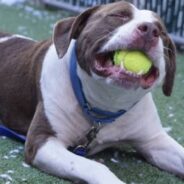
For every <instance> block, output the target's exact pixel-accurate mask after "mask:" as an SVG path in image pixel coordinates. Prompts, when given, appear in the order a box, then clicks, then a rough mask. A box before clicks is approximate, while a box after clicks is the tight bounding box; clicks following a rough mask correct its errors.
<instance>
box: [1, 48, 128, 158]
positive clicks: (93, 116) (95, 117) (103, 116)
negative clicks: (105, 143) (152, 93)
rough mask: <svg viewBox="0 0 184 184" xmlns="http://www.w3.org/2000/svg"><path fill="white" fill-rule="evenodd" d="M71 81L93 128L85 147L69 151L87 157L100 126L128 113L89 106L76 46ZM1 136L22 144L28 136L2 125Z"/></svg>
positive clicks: (73, 148)
mask: <svg viewBox="0 0 184 184" xmlns="http://www.w3.org/2000/svg"><path fill="white" fill-rule="evenodd" d="M70 79H71V83H72V88H73V91H74V93H75V96H76V98H77V100H78V103H79V104H80V106H81V108H82V111H83V113H84V115H85V116H86V118H87V119H89V121H90V122H92V124H93V126H92V128H91V130H90V131H89V132H88V133H87V135H86V137H87V139H88V142H87V143H86V144H85V145H79V146H77V147H70V148H69V149H70V150H71V151H73V152H74V153H75V154H77V155H81V156H86V154H87V146H88V145H89V143H90V142H91V141H92V140H93V139H94V138H95V136H96V134H97V132H98V128H97V127H98V125H99V124H107V123H112V122H113V121H115V120H116V118H118V117H120V116H122V115H123V114H124V113H126V111H125V110H120V111H118V112H110V111H105V110H101V109H99V108H96V107H90V105H89V104H88V102H87V100H86V98H85V96H84V93H83V90H82V84H81V81H80V79H79V77H78V75H77V57H76V45H74V47H73V49H72V53H71V59H70ZM0 135H1V136H7V137H10V138H13V139H17V140H18V141H21V142H25V141H26V136H23V135H20V134H18V133H16V132H15V131H13V130H11V129H9V128H7V127H5V126H3V125H0Z"/></svg>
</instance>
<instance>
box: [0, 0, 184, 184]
mask: <svg viewBox="0 0 184 184" xmlns="http://www.w3.org/2000/svg"><path fill="white" fill-rule="evenodd" d="M74 43H75V44H76V54H77V58H78V64H77V73H78V76H79V78H80V80H81V83H82V87H83V92H84V94H85V97H86V99H87V101H88V103H89V104H90V105H91V106H92V107H98V108H100V109H103V110H108V111H112V112H116V111H118V110H120V109H125V110H127V113H126V114H124V115H123V116H121V117H119V118H117V119H116V121H114V122H112V123H110V124H107V125H103V126H102V127H101V129H100V130H99V132H98V133H97V135H96V138H94V139H93V141H92V142H91V144H90V145H89V146H88V149H89V155H92V154H95V153H97V152H99V151H101V150H103V149H105V148H107V147H110V146H113V145H122V144H123V143H124V142H128V143H129V144H130V145H132V146H133V147H134V148H135V149H136V150H137V151H138V152H139V153H141V154H142V155H143V156H144V157H145V158H146V160H147V161H148V162H150V163H151V164H153V165H155V166H157V167H159V168H161V169H163V170H166V171H168V172H171V173H174V174H175V175H178V176H180V177H184V149H183V147H182V146H181V145H179V144H178V143H177V142H176V141H174V140H173V139H172V138H171V137H170V136H169V135H167V133H166V132H165V131H164V130H163V128H162V126H161V123H160V119H159V116H158V113H157V109H156V107H155V104H154V102H153V100H152V95H151V93H150V91H151V90H152V89H153V88H154V87H155V86H157V85H159V84H162V88H163V93H164V94H165V95H167V96H169V95H170V94H171V92H172V87H173V81H174V74H175V68H176V67H175V47H174V45H173V43H172V41H171V40H170V38H169V37H168V34H167V32H166V29H165V27H164V25H163V23H162V21H161V19H160V18H159V17H158V16H157V15H156V14H155V13H153V12H151V11H147V10H138V9H137V8H136V7H134V6H133V5H131V4H129V3H127V2H123V1H120V2H117V3H113V4H108V5H102V6H98V7H94V8H91V9H88V10H87V11H85V12H84V13H82V14H80V15H79V16H77V17H72V18H67V19H65V20H62V21H60V22H58V23H57V24H56V26H55V29H54V33H53V40H47V41H43V42H36V41H33V40H31V39H26V38H23V37H21V36H17V35H9V34H3V33H1V34H0V65H1V67H0V119H1V120H2V121H3V122H4V124H5V125H6V126H7V127H9V128H11V129H13V130H15V131H17V132H19V133H22V134H26V135H27V140H26V146H25V159H26V161H27V163H29V164H32V165H33V166H35V167H38V168H39V169H41V170H43V171H45V172H48V173H51V174H53V175H56V176H59V177H63V178H69V179H79V180H83V181H85V182H87V183H89V184H123V183H124V182H122V181H120V179H118V178H117V177H116V176H115V175H114V174H113V173H112V172H111V171H110V170H109V169H108V168H107V167H106V166H104V165H102V164H101V163H98V162H95V161H92V160H89V159H87V158H84V157H81V156H78V155H75V154H74V153H72V152H70V151H69V150H68V149H67V148H68V147H70V146H75V145H79V144H80V143H81V141H85V139H86V133H87V132H88V131H89V130H90V128H91V127H92V123H91V122H89V121H88V120H87V119H86V118H85V117H84V115H83V113H82V110H81V107H80V106H79V103H78V101H77V100H76V97H75V95H74V92H73V89H72V86H71V81H70V76H69V64H70V63H69V62H70V56H71V49H72V48H73V46H74ZM119 49H132V50H134V49H136V50H141V51H143V52H144V53H145V54H146V55H148V56H149V57H150V58H151V60H152V63H153V66H152V69H151V71H150V72H149V74H147V75H143V76H142V75H135V74H132V73H130V72H127V71H125V69H122V68H120V67H117V66H115V65H114V64H113V62H112V59H111V55H112V54H113V52H114V51H115V50H119ZM137 102H138V103H137ZM135 103H136V105H134V104H135ZM133 105H134V106H133ZM132 106H133V107H132ZM89 170H90V172H88V171H89Z"/></svg>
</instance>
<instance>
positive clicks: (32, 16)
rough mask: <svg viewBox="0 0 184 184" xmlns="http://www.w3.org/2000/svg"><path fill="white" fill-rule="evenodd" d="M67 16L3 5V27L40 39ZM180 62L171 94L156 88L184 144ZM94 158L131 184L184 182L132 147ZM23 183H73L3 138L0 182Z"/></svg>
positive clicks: (183, 62)
mask: <svg viewBox="0 0 184 184" xmlns="http://www.w3.org/2000/svg"><path fill="white" fill-rule="evenodd" d="M68 15H69V14H68V13H67V12H64V11H60V12H56V11H46V10H42V9H40V8H38V7H37V8H36V7H32V6H30V5H25V6H23V5H18V6H14V7H9V6H5V5H0V29H1V30H3V31H6V32H11V33H19V34H23V35H25V36H30V37H32V38H34V39H38V40H41V39H45V38H47V37H49V36H50V35H51V32H52V27H53V24H54V22H55V21H57V20H59V19H60V18H62V17H65V16H68ZM177 63H178V70H177V75H176V83H175V87H174V92H173V95H172V97H171V98H167V97H164V96H163V94H162V92H161V89H157V90H156V91H154V99H155V102H156V104H157V107H158V111H159V114H160V117H161V119H162V122H163V125H164V127H167V130H169V134H171V135H172V136H173V137H174V138H175V139H176V140H177V141H178V142H180V143H181V144H182V145H184V132H183V131H184V121H183V120H184V114H183V109H184V93H183V92H184V90H183V86H184V55H181V54H178V57H177ZM61 156H62V155H61ZM94 159H98V160H99V159H100V160H103V162H105V164H106V165H107V166H109V168H110V169H111V170H112V171H113V172H114V173H116V175H117V176H118V177H119V178H121V179H122V180H123V181H125V182H127V183H128V184H182V183H184V182H183V181H182V180H180V179H179V178H177V177H175V176H173V175H171V174H168V173H166V172H162V171H160V170H159V169H157V168H155V167H153V166H151V165H150V164H147V163H146V162H145V161H144V160H143V159H142V158H141V157H140V156H139V155H138V154H137V153H136V152H134V151H133V150H131V149H127V150H126V151H124V150H122V151H119V150H108V151H105V152H102V153H100V154H98V155H97V156H95V157H94ZM116 161H118V162H116ZM22 183H26V184H51V183H52V184H69V183H70V182H68V181H64V180H62V179H58V178H57V177H53V176H49V175H47V174H45V173H42V172H40V171H39V170H37V169H34V168H32V167H28V166H27V165H25V164H24V162H23V144H21V143H19V142H16V141H13V140H10V139H7V138H6V137H0V184H22Z"/></svg>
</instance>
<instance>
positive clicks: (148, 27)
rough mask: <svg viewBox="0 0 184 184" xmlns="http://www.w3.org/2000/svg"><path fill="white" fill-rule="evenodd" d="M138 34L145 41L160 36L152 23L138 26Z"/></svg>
mask: <svg viewBox="0 0 184 184" xmlns="http://www.w3.org/2000/svg"><path fill="white" fill-rule="evenodd" d="M138 31H139V34H140V35H141V36H142V37H144V38H145V39H155V38H158V37H159V35H160V31H159V29H158V27H157V26H156V25H155V24H154V23H150V22H145V23H143V24H141V25H139V26H138Z"/></svg>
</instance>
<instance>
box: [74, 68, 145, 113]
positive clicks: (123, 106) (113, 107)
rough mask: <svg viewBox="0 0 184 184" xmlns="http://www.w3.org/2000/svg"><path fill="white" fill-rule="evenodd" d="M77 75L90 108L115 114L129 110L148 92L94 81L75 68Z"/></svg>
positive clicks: (102, 81)
mask: <svg viewBox="0 0 184 184" xmlns="http://www.w3.org/2000/svg"><path fill="white" fill-rule="evenodd" d="M77 74H78V76H79V78H80V80H81V83H82V87H83V92H84V95H85V97H86V99H87V101H88V103H89V104H90V105H91V106H92V107H97V108H100V109H102V110H108V111H111V112H117V111H119V110H129V109H130V108H131V107H133V106H134V104H136V103H137V102H139V101H140V100H141V98H142V97H143V96H144V95H145V94H146V93H147V92H148V91H147V90H143V89H142V88H138V89H135V90H134V89H129V90H128V89H124V88H120V87H117V86H114V85H112V84H107V83H105V81H104V80H103V79H101V80H100V79H99V80H97V79H95V78H94V77H92V76H89V75H88V74H87V73H86V72H85V71H84V70H82V69H81V68H80V66H79V65H78V67H77Z"/></svg>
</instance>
